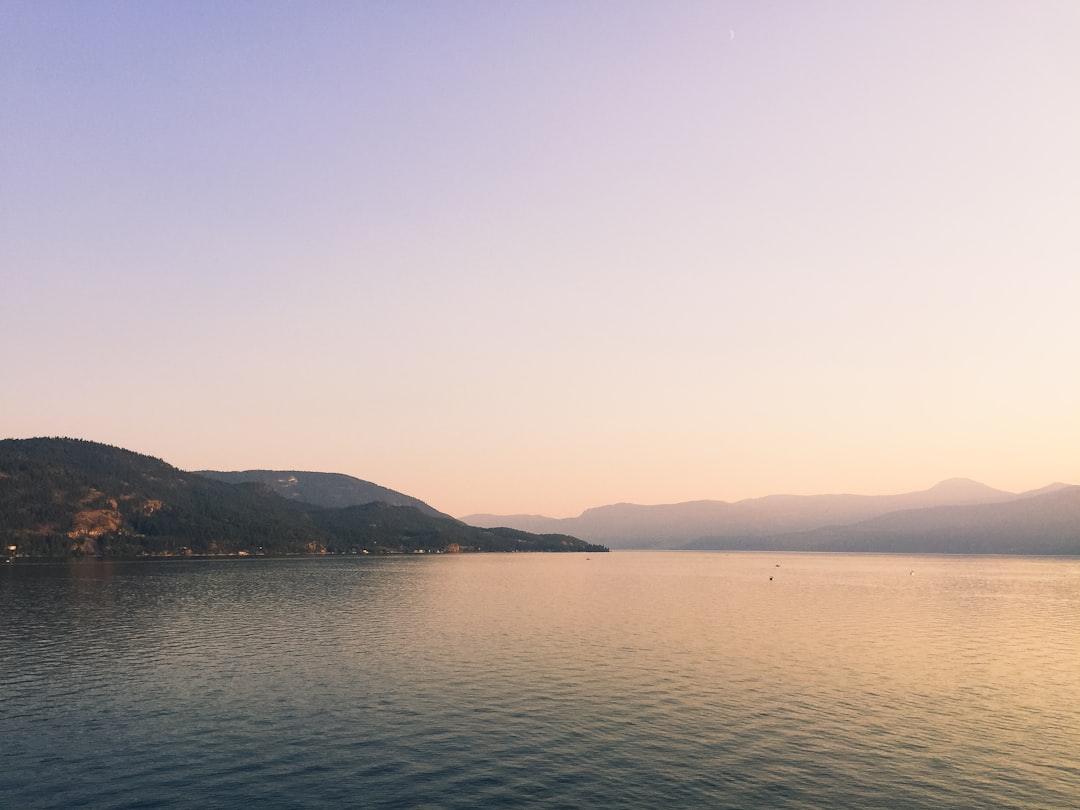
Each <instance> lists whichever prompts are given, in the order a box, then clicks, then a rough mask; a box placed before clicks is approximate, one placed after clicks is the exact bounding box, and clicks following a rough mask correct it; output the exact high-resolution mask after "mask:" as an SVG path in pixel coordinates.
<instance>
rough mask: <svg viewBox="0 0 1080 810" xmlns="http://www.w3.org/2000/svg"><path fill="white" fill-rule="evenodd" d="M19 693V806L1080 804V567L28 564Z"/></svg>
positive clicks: (12, 737)
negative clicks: (246, 804) (248, 804)
mask: <svg viewBox="0 0 1080 810" xmlns="http://www.w3.org/2000/svg"><path fill="white" fill-rule="evenodd" d="M770 578H771V579H770ZM0 676H2V677H0V681H2V684H0V806H3V807H12V808H14V807H19V808H22V807H146V808H150V807H222V806H235V805H241V804H245V803H250V804H252V805H257V806H259V807H371V808H389V807H401V808H411V807H431V808H444V807H446V808H454V807H460V808H466V807H469V808H471V807H566V808H577V807H733V808H752V807H775V808H788V807H790V808H796V807H797V808H811V807H858V808H867V807H904V808H909V807H933V808H941V807H946V808H947V807H954V808H961V807H963V808H971V807H1017V808H1021V807H1022V808H1030V807H1077V806H1080V560H1076V559H1033V558H986V557H916V556H879V555H844V554H780V553H777V554H756V553H721V552H701V553H698V552H612V553H610V554H588V555H586V554H565V555H561V554H508V555H495V554H492V555H454V556H437V557H416V556H412V557H383V558H334V559H288V560H272V559H246V560H217V561H167V562H165V561H163V562H140V563H108V562H93V563H79V564H70V565H33V566H31V565H26V566H23V565H7V566H2V570H0Z"/></svg>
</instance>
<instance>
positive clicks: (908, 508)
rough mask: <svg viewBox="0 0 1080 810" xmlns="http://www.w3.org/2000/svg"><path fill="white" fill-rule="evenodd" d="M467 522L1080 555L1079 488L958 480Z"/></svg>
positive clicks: (633, 539)
mask: <svg viewBox="0 0 1080 810" xmlns="http://www.w3.org/2000/svg"><path fill="white" fill-rule="evenodd" d="M464 520H465V521H466V522H468V523H471V524H473V525H477V526H488V527H493V526H509V527H514V528H518V529H523V530H526V531H534V532H551V531H557V532H566V533H569V534H573V535H574V536H576V537H581V538H583V539H586V540H588V541H590V542H599V543H604V544H605V545H608V546H611V547H612V548H637V549H646V548H653V549H657V548H664V549H678V548H684V549H775V550H804V551H879V552H901V551H919V552H941V553H1009V554H1080V487H1078V486H1070V485H1067V484H1051V485H1049V486H1047V487H1043V488H1042V489H1038V490H1033V491H1031V492H1023V493H1011V492H1004V491H1002V490H998V489H993V488H991V487H988V486H986V485H984V484H980V483H978V482H976V481H971V480H968V479H962V478H954V479H950V480H948V481H943V482H941V483H940V484H938V485H937V486H934V487H931V488H930V489H927V490H922V491H919V492H909V493H905V494H901V495H811V496H801V495H770V496H767V497H764V498H752V499H748V500H743V501H736V502H733V503H729V502H726V501H691V502H688V503H679V504H665V505H659V506H639V505H635V504H615V505H612V506H602V507H598V508H595V509H589V510H586V511H585V512H583V513H582V514H581V515H580V516H579V517H576V518H561V519H560V518H548V517H543V516H540V515H503V516H500V515H484V514H478V515H469V516H467V517H465V518H464Z"/></svg>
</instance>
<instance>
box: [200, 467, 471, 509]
mask: <svg viewBox="0 0 1080 810" xmlns="http://www.w3.org/2000/svg"><path fill="white" fill-rule="evenodd" d="M196 474H197V475H203V476H206V477H208V478H213V479H215V480H217V481H224V482H225V483H227V484H244V483H258V484H265V485H267V486H269V487H271V488H272V489H273V490H274V491H275V492H277V493H278V494H279V495H281V496H283V497H285V498H288V499H289V500H295V501H302V502H303V503H310V504H312V505H314V506H324V507H327V508H332V509H339V508H344V507H347V506H362V505H364V504H368V503H376V502H380V503H387V504H390V505H391V506H412V507H414V508H415V509H418V510H419V511H420V512H423V513H424V514H426V515H429V516H431V517H438V518H446V519H449V520H457V518H454V517H452V516H450V515H447V514H445V513H444V512H440V511H438V510H437V509H434V508H433V507H431V506H429V505H428V504H426V503H424V501H422V500H420V499H419V498H414V497H412V496H411V495H406V494H404V493H402V492H398V491H396V490H393V489H389V488H387V487H384V486H380V485H379V484H375V483H372V482H371V481H365V480H363V479H361V478H356V477H354V476H351V475H345V474H344V473H324V472H312V471H307V470H243V471H239V472H221V471H218V470H196Z"/></svg>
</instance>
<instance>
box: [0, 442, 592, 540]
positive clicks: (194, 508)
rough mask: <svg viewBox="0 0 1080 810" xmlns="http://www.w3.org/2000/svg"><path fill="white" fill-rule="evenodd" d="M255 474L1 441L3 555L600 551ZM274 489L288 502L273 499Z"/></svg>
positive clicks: (339, 479)
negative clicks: (200, 470)
mask: <svg viewBox="0 0 1080 810" xmlns="http://www.w3.org/2000/svg"><path fill="white" fill-rule="evenodd" d="M222 475H226V476H228V475H229V474H222ZM236 475H239V476H245V475H248V474H245V473H237V474H236ZM252 475H254V476H255V479H256V480H254V481H241V482H238V483H226V482H225V481H221V480H215V478H214V477H212V476H210V475H199V474H197V473H190V472H184V471H182V470H178V469H177V468H175V467H173V466H171V465H169V464H166V463H165V462H164V461H161V460H160V459H156V458H152V457H150V456H144V455H140V454H138V453H133V452H131V451H129V450H123V449H121V448H118V447H110V446H108V445H104V444H97V443H95V442H88V441H82V440H79V439H5V440H2V441H0V557H2V558H5V559H20V558H49V557H53V558H56V557H72V556H95V557H146V556H195V555H200V556H202V555H206V556H213V555H258V554H332V553H338V554H345V553H353V554H380V553H382V554H385V553H405V552H410V553H417V552H463V551H604V550H606V549H604V548H603V547H602V546H595V545H590V544H587V543H584V542H582V541H581V540H578V539H576V538H573V537H567V536H564V535H545V536H538V535H535V534H531V533H528V532H524V531H520V530H517V529H511V528H494V529H492V528H478V527H475V526H468V525H466V524H465V523H462V522H461V521H458V520H455V519H453V518H450V517H447V516H444V515H440V514H439V513H438V512H435V510H433V509H431V507H429V506H427V505H426V504H421V505H420V506H422V507H423V508H420V506H416V505H415V504H419V503H420V502H419V501H416V500H415V499H412V498H409V497H408V496H404V495H401V494H400V493H394V492H392V490H387V489H385V488H382V487H377V486H375V485H373V484H368V483H367V482H363V481H359V480H358V479H349V478H348V476H334V475H326V476H323V475H320V474H316V473H312V474H308V473H301V474H293V473H265V475H268V476H270V477H272V478H273V479H274V480H273V481H272V482H271V483H269V484H268V483H263V482H261V481H260V480H258V479H259V477H260V476H262V475H263V474H262V473H255V474H252ZM292 479H296V482H295V484H294V483H293V481H292ZM281 486H283V487H285V489H286V490H287V492H288V494H289V495H290V496H297V497H282V496H281V495H279V494H278V489H279V488H280V487H281ZM362 492H366V493H367V495H365V496H362V495H361V494H360V493H362ZM299 496H303V497H310V498H311V499H312V500H318V501H322V502H324V503H326V502H333V503H343V505H341V506H335V505H320V504H318V503H310V502H306V501H304V500H302V498H301V497H299ZM367 497H372V498H374V499H375V500H366V498H367Z"/></svg>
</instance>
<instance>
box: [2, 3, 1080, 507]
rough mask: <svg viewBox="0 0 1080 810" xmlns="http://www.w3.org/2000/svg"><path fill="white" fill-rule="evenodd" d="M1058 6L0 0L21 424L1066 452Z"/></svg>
mask: <svg viewBox="0 0 1080 810" xmlns="http://www.w3.org/2000/svg"><path fill="white" fill-rule="evenodd" d="M732 32H734V36H732ZM1078 43H1080V3H1077V2H1075V0H1061V2H1049V1H1048V0H1043V1H1039V0H1034V1H1031V0H1028V1H1026V2H1020V0H1017V2H994V1H993V0H985V1H984V0H970V2H948V0H943V1H942V2H897V3H868V2H862V1H861V0H852V1H851V2H803V1H802V0H792V1H791V2H764V1H763V2H738V3H737V2H660V1H659V0H657V1H656V2H614V1H613V0H612V1H611V2H589V1H588V0H579V1H578V2H547V1H545V2H496V1H495V0H491V1H490V2H468V1H467V0H466V1H462V2H427V3H421V2H400V3H398V2H393V3H391V2H368V3H359V2H309V3H270V2H261V0H260V1H259V2H254V1H253V2H224V3H223V2H217V1H216V0H215V2H205V3H202V2H177V3H156V2H135V1H134V0H132V1H131V2H77V1H75V0H73V1H72V2H63V3H57V2H43V1H42V0H28V1H27V2H12V1H11V0H0V351H2V354H0V357H2V368H0V386H2V387H0V436H14V437H27V436H38V435H66V436H78V437H81V438H87V439H93V440H97V441H103V442H107V443H110V444H115V445H120V446H122V447H127V448H129V449H132V450H136V451H139V452H144V453H149V454H151V455H155V456H159V457H161V458H164V459H165V460H166V461H169V462H171V463H173V464H176V465H177V466H179V467H181V468H184V469H202V468H216V469H247V468H276V469H286V468H287V469H308V470H321V471H333V472H343V473H348V474H351V475H356V476H358V477H361V478H365V479H368V480H371V481H375V482H377V483H379V484H382V485H384V486H389V487H392V488H394V489H398V490H401V491H403V492H406V493H408V494H410V495H414V496H416V497H420V498H423V499H424V500H426V501H428V502H429V503H431V504H432V505H433V506H435V507H437V508H439V509H442V510H444V511H448V512H450V513H452V514H456V515H464V514H467V513H471V512H497V513H511V512H532V513H544V514H548V515H552V516H556V517H559V516H568V515H575V514H577V513H579V512H580V511H581V510H582V509H584V508H587V507H590V506H597V505H601V504H605V503H612V502H617V501H630V502H636V503H662V502H673V501H683V500H692V499H699V498H717V499H723V500H736V499H739V498H744V497H753V496H759V495H766V494H770V493H774V492H791V493H799V494H813V493H820V492H842V491H843V492H863V493H890V492H901V491H908V490H913V489H922V488H925V487H928V486H930V485H932V484H933V483H935V482H936V481H938V480H940V479H942V478H947V477H951V476H966V477H972V478H976V479H978V480H981V481H983V482H985V483H987V484H991V485H993V486H997V487H1001V488H1003V489H1009V490H1013V491H1017V490H1023V489H1030V488H1034V487H1039V486H1042V485H1044V484H1047V483H1049V482H1051V481H1058V480H1060V481H1067V482H1071V483H1080V146H1078V144H1080V44H1078Z"/></svg>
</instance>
